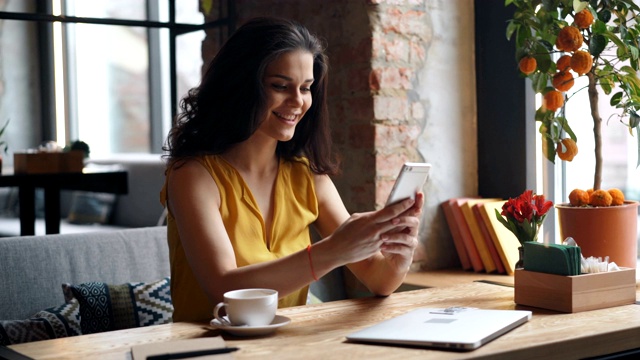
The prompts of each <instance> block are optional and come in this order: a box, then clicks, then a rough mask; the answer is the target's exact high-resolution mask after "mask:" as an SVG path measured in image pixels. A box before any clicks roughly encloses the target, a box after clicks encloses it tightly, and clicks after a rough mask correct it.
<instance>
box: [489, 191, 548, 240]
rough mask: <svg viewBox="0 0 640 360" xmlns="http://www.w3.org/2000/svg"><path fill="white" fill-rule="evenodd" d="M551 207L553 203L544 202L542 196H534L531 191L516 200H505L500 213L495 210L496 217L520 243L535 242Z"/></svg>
mask: <svg viewBox="0 0 640 360" xmlns="http://www.w3.org/2000/svg"><path fill="white" fill-rule="evenodd" d="M552 206H553V202H551V201H545V198H544V195H535V194H534V193H533V191H532V190H527V191H525V192H523V193H522V194H521V195H520V196H518V197H517V198H515V199H512V198H510V199H509V200H507V202H505V203H504V205H503V206H502V212H501V213H498V211H497V210H496V216H497V217H498V220H500V222H501V223H502V224H503V225H504V226H505V227H507V229H509V230H511V231H512V232H513V233H514V234H515V235H516V237H517V238H518V240H520V242H524V241H535V240H536V238H537V236H538V230H539V229H540V226H541V225H542V222H543V221H544V218H545V217H546V214H547V211H549V209H550V208H551V207H552ZM503 216H504V218H503Z"/></svg>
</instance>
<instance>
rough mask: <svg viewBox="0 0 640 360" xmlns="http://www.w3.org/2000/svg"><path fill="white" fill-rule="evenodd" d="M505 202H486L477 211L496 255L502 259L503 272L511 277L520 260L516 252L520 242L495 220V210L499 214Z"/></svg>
mask: <svg viewBox="0 0 640 360" xmlns="http://www.w3.org/2000/svg"><path fill="white" fill-rule="evenodd" d="M505 202H506V200H502V201H495V202H488V203H485V204H484V206H482V207H481V208H479V210H480V214H481V215H482V217H483V218H484V220H485V224H487V230H489V235H491V238H492V239H493V243H494V244H495V245H496V250H497V251H498V255H500V258H501V259H502V263H503V264H504V267H505V271H506V272H507V274H509V275H513V274H514V270H515V268H516V263H517V262H518V259H519V258H520V255H519V252H518V248H519V247H520V242H519V241H518V238H516V236H515V235H514V234H513V233H512V232H511V231H509V229H507V228H506V227H504V225H502V223H500V221H498V219H497V218H496V210H498V212H501V211H502V205H504V203H505Z"/></svg>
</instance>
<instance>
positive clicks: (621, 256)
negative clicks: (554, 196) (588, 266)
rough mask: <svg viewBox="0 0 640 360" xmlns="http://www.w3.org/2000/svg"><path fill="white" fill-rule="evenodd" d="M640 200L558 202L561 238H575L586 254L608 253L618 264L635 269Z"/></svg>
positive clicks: (598, 255) (599, 255)
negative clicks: (616, 203) (599, 203)
mask: <svg viewBox="0 0 640 360" xmlns="http://www.w3.org/2000/svg"><path fill="white" fill-rule="evenodd" d="M637 208H638V202H637V201H625V203H624V204H623V205H619V206H610V207H595V208H592V207H571V206H570V205H568V204H557V205H556V209H557V212H558V222H559V224H560V237H561V239H562V240H564V239H566V238H567V237H569V236H570V237H572V238H573V239H574V240H575V241H576V242H577V243H578V245H579V246H580V249H581V251H582V255H583V256H584V257H589V256H594V257H602V258H604V257H605V256H609V261H614V262H615V263H616V264H618V266H621V267H629V268H634V269H635V268H636V264H637V259H638V230H637V228H638V209H637Z"/></svg>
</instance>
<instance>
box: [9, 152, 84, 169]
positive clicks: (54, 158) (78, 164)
mask: <svg viewBox="0 0 640 360" xmlns="http://www.w3.org/2000/svg"><path fill="white" fill-rule="evenodd" d="M83 167H84V152H82V151H77V150H73V151H68V152H16V153H14V154H13V169H14V170H13V172H14V173H16V174H48V173H63V172H82V168H83Z"/></svg>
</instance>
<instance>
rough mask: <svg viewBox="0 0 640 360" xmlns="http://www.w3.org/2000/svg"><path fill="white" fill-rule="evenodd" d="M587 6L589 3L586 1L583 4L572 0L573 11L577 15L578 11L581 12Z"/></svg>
mask: <svg viewBox="0 0 640 360" xmlns="http://www.w3.org/2000/svg"><path fill="white" fill-rule="evenodd" d="M587 5H589V3H588V2H586V1H584V2H583V1H581V0H573V11H575V12H576V14H577V13H579V12H580V11H582V10H583V9H584V8H586V7H587Z"/></svg>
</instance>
